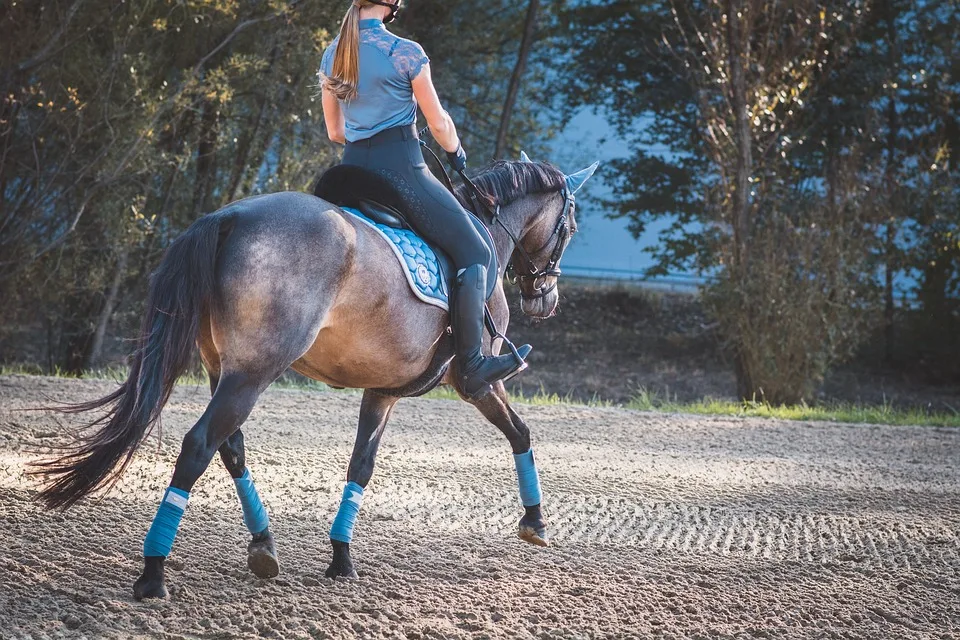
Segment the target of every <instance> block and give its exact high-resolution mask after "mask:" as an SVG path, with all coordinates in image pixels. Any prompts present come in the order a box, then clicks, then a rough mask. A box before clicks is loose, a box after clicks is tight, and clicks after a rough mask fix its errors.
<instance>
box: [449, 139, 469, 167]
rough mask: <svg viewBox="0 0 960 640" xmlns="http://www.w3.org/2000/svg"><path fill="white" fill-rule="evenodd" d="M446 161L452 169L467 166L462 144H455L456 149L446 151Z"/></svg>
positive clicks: (465, 153)
mask: <svg viewBox="0 0 960 640" xmlns="http://www.w3.org/2000/svg"><path fill="white" fill-rule="evenodd" d="M447 162H449V163H450V166H451V167H453V170H454V171H463V170H464V169H466V168H467V152H466V151H464V150H463V145H462V144H458V145H457V150H456V151H447Z"/></svg>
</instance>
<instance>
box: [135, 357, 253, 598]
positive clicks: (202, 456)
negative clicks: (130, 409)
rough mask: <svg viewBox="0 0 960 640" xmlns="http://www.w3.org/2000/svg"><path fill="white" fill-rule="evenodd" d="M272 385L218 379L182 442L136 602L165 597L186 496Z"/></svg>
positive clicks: (150, 537) (239, 377)
mask: <svg viewBox="0 0 960 640" xmlns="http://www.w3.org/2000/svg"><path fill="white" fill-rule="evenodd" d="M271 379H272V378H269V379H262V378H259V377H256V376H253V375H250V374H241V373H226V372H224V373H223V375H221V376H220V379H219V383H218V384H217V385H216V391H215V392H214V394H213V398H212V399H211V400H210V404H209V405H207V409H206V410H205V411H204V412H203V415H202V416H201V417H200V420H198V421H197V423H196V424H195V425H194V426H193V428H191V429H190V431H189V432H187V435H186V436H184V438H183V444H182V446H181V448H180V455H179V456H178V457H177V463H176V466H175V468H174V472H173V478H172V479H171V481H170V486H169V487H168V489H167V491H166V493H165V494H164V497H163V500H162V501H161V503H160V507H159V509H158V510H157V515H156V516H155V517H154V520H153V524H152V525H151V526H150V530H149V531H148V532H147V536H146V538H145V539H144V543H143V556H144V570H143V573H142V574H141V576H140V578H139V579H137V581H136V582H135V583H134V585H133V595H134V597H135V598H136V599H137V600H142V599H144V598H163V597H166V595H167V589H166V586H165V584H164V571H163V565H164V561H165V560H166V558H167V556H168V555H169V554H170V549H171V548H172V546H173V542H174V539H175V538H176V534H177V529H178V528H179V525H180V519H181V518H182V517H183V513H184V511H185V510H186V506H187V500H188V498H189V495H190V490H191V489H192V488H193V485H194V484H195V483H196V481H197V479H199V478H200V476H201V475H202V474H203V472H204V471H205V470H206V468H207V467H208V466H209V464H210V461H211V460H212V459H213V456H214V454H215V453H216V452H217V450H218V449H219V448H220V447H221V446H222V445H223V443H224V442H226V440H227V439H228V438H229V437H230V436H231V435H232V434H233V433H234V432H235V431H236V430H237V429H238V428H239V427H240V425H241V424H242V423H243V421H244V420H246V418H247V416H248V415H249V414H250V411H251V410H252V409H253V406H254V404H255V403H256V401H257V398H258V397H259V396H260V393H261V392H262V391H263V390H264V389H265V388H266V387H267V385H268V384H269V383H270V380H271Z"/></svg>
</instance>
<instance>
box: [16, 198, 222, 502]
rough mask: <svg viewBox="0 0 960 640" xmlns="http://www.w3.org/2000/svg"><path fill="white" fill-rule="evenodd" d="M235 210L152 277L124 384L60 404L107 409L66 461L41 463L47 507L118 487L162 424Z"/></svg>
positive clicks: (201, 223) (190, 236) (203, 226)
mask: <svg viewBox="0 0 960 640" xmlns="http://www.w3.org/2000/svg"><path fill="white" fill-rule="evenodd" d="M230 217H231V216H230V214H228V213H214V214H210V215H208V216H204V217H202V218H200V219H199V220H197V221H196V222H194V223H193V225H191V226H190V228H189V229H187V231H186V232H185V233H184V234H183V235H181V236H180V237H179V238H177V239H176V240H175V241H174V242H173V244H171V245H170V247H169V248H168V249H167V251H166V253H165V255H164V257H163V260H162V261H161V262H160V266H159V267H157V270H156V271H154V272H153V274H152V275H151V276H150V290H149V293H148V295H147V306H146V310H145V312H144V315H143V320H142V324H141V327H140V336H139V338H138V340H137V348H136V351H135V352H134V353H133V356H132V359H131V362H130V373H129V374H128V376H127V379H126V381H125V382H123V383H122V384H121V385H120V388H119V389H117V390H116V391H114V392H113V393H111V394H109V395H107V396H104V397H102V398H100V399H98V400H92V401H90V402H84V403H80V404H75V405H68V406H67V407H63V408H60V410H61V411H64V412H67V413H80V412H85V411H91V410H93V409H101V408H103V407H108V410H107V412H106V414H105V415H104V416H102V417H101V418H99V419H98V420H95V421H94V422H92V423H91V424H89V425H88V427H87V428H88V429H94V428H95V431H92V432H88V433H86V434H84V435H81V436H80V437H79V438H78V440H77V442H76V443H75V444H74V445H72V446H69V447H67V451H68V453H66V454H65V455H63V456H62V457H60V458H57V459H53V460H46V461H42V462H38V463H35V464H34V465H33V467H34V468H33V470H32V471H31V473H32V474H34V475H39V476H41V477H43V479H44V482H45V484H46V486H45V488H44V489H43V491H41V492H40V494H39V495H38V496H37V499H38V500H40V501H41V502H43V503H44V504H46V506H47V508H56V507H63V508H66V507H69V506H70V505H72V504H74V503H75V502H77V501H78V500H80V499H81V498H83V497H84V496H86V495H87V494H89V493H91V492H93V491H96V490H97V489H99V488H101V487H103V486H104V485H108V484H109V485H111V486H112V485H113V483H115V482H116V481H117V480H118V479H119V478H120V476H121V475H122V474H123V472H124V471H125V470H126V468H127V466H128V465H129V464H130V461H131V459H132V458H133V454H134V452H136V450H137V448H138V447H139V446H140V444H141V443H142V442H143V440H144V439H145V438H146V437H147V436H148V435H149V434H150V432H151V431H152V429H153V426H154V425H155V424H158V423H159V422H160V411H161V410H162V409H163V406H164V405H165V404H166V402H167V399H168V398H169V397H170V392H171V391H172V390H173V386H174V384H175V383H176V381H177V379H178V378H179V377H180V376H181V375H182V374H183V373H184V372H185V371H186V370H187V367H188V366H189V365H190V359H191V356H192V355H193V350H194V345H195V344H196V338H197V332H198V330H199V328H200V319H201V317H202V315H203V312H204V310H205V309H206V308H209V304H210V303H211V300H212V299H213V293H214V286H215V265H216V259H217V248H218V245H219V242H220V236H221V232H223V233H224V234H225V233H227V232H229V227H228V226H227V225H226V224H225V223H226V222H227V221H228V220H229V219H230Z"/></svg>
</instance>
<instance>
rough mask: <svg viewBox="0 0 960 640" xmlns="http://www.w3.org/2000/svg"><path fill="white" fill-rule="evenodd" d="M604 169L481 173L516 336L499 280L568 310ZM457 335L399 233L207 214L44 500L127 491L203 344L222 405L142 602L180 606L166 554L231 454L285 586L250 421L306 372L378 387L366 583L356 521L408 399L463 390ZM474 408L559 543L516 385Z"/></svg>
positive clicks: (283, 216)
mask: <svg viewBox="0 0 960 640" xmlns="http://www.w3.org/2000/svg"><path fill="white" fill-rule="evenodd" d="M524 160H528V159H527V158H526V157H525V156H524ZM595 167H596V165H594V166H593V167H591V168H589V169H586V170H583V171H581V172H578V173H577V174H574V175H572V176H566V175H564V174H563V173H562V172H560V171H559V170H557V169H556V168H554V167H552V166H550V165H548V164H545V163H534V162H529V161H524V162H499V163H496V164H495V165H493V166H492V167H491V168H489V169H488V170H486V171H484V172H482V173H481V174H480V175H478V176H477V177H476V178H475V182H476V185H477V186H478V187H479V190H480V191H481V192H483V193H484V194H486V195H488V196H489V200H488V201H489V203H490V204H491V205H492V206H493V207H494V208H493V209H491V211H493V210H495V211H498V212H499V216H498V220H497V224H492V221H489V220H488V221H486V222H488V223H491V224H490V225H489V229H490V234H491V237H492V239H493V242H494V244H495V248H496V254H497V257H498V263H499V264H500V265H501V267H500V273H499V274H498V275H499V276H500V277H499V278H498V279H497V280H498V284H497V285H496V289H495V291H494V293H493V295H492V297H491V298H490V301H489V307H490V311H491V315H492V318H493V321H494V324H495V325H496V326H497V327H498V328H499V329H500V331H501V332H504V331H505V330H506V327H507V323H508V321H509V311H508V308H507V301H506V297H505V295H504V291H503V283H502V281H503V275H504V269H505V268H506V265H508V264H509V263H510V262H511V260H513V261H514V262H516V263H517V264H515V265H514V268H515V270H516V272H517V274H518V276H519V277H518V280H519V285H520V296H521V306H522V309H523V312H524V313H525V314H526V315H529V316H533V317H536V318H547V317H549V316H550V315H552V314H553V312H554V310H555V308H556V305H557V300H558V293H557V288H556V284H557V282H556V281H557V278H558V276H559V269H558V268H556V267H557V265H556V262H558V261H559V258H560V256H561V255H562V252H563V250H564V249H565V248H566V246H567V244H568V242H569V239H570V237H571V236H572V235H573V233H574V232H575V231H576V221H575V219H574V210H573V209H574V207H573V193H574V192H575V191H576V190H577V189H579V188H580V186H581V185H582V184H583V182H585V181H586V179H587V178H589V176H590V175H591V174H592V173H593V169H595ZM457 197H458V198H459V199H460V200H461V202H463V203H464V205H465V206H468V208H469V207H470V205H469V204H468V203H469V202H470V201H471V197H470V196H469V193H468V192H467V191H466V187H459V188H458V190H457ZM472 200H473V202H474V203H475V204H474V208H478V207H477V205H476V202H477V200H476V198H472ZM481 208H482V207H481ZM477 213H481V212H477ZM514 239H516V241H517V242H516V244H515V242H514ZM518 256H523V257H524V263H523V264H521V263H520V262H519V260H518ZM548 261H551V262H553V263H554V264H553V268H552V269H550V270H549V273H548V272H546V271H543V270H542V266H543V264H544V263H547V262H548ZM538 263H539V264H540V265H541V267H540V270H539V271H538V267H537V264H538ZM448 326H449V319H448V314H447V312H446V311H444V310H443V309H441V308H438V307H436V306H431V305H428V304H424V303H423V302H421V301H420V300H418V298H417V297H415V296H414V295H413V293H412V292H411V290H410V288H409V287H408V284H407V281H406V279H405V275H404V273H403V272H402V270H401V267H400V264H399V262H398V261H397V260H396V259H395V258H394V257H393V256H392V252H391V249H390V247H389V246H388V245H387V244H386V242H385V241H384V238H383V237H382V236H380V235H379V234H378V232H377V231H375V230H374V229H373V228H372V227H371V226H370V225H368V224H365V223H363V222H361V221H360V220H359V219H358V218H356V217H355V216H353V215H350V214H348V213H344V212H343V211H342V210H341V209H340V208H339V207H337V206H335V205H333V204H330V203H329V202H326V201H324V200H322V199H320V198H318V197H315V196H312V195H308V194H304V193H294V192H284V193H275V194H269V195H262V196H256V197H251V198H247V199H244V200H241V201H239V202H235V203H232V204H230V205H228V206H226V207H224V208H223V209H221V210H219V211H217V212H215V213H212V214H210V215H207V216H205V217H203V218H200V219H199V220H197V221H196V222H195V223H194V224H193V225H192V226H191V227H190V228H189V229H188V230H187V231H186V232H185V233H184V234H183V235H182V236H180V237H179V238H178V239H177V240H176V241H175V242H174V243H173V244H172V245H171V246H170V248H169V249H168V250H167V252H166V255H165V256H164V258H163V261H162V262H161V264H160V266H159V267H158V268H157V270H156V271H155V272H154V273H153V275H152V276H151V280H150V290H149V297H148V300H147V304H146V310H145V315H144V318H143V323H142V327H141V333H140V337H139V342H138V348H137V350H136V352H135V353H134V354H133V356H132V358H131V366H130V373H129V376H128V378H127V379H126V381H125V382H124V383H123V384H122V385H121V386H120V388H118V389H117V390H116V391H115V392H113V393H111V394H110V395H108V396H106V397H104V398H101V399H99V400H95V401H92V402H89V403H85V404H82V405H76V406H73V407H70V408H69V409H68V410H69V411H88V410H92V409H101V408H106V409H107V413H106V414H105V415H104V416H103V417H101V418H100V419H99V420H97V421H95V422H94V423H93V424H92V425H91V426H92V427H93V426H95V427H97V429H95V430H94V431H93V432H91V433H89V434H88V435H86V436H85V437H84V438H82V439H81V440H80V441H79V442H78V444H77V445H76V446H75V447H74V448H73V449H72V450H70V451H69V452H68V453H67V454H65V455H63V456H62V457H60V458H58V459H55V460H49V461H45V462H41V463H38V465H37V468H36V469H35V471H34V473H37V474H40V475H41V476H43V477H44V478H45V480H46V482H47V485H46V487H45V489H44V490H43V491H42V492H41V493H40V495H39V499H40V500H42V501H43V502H44V503H45V504H46V505H47V506H48V507H51V508H52V507H67V506H69V505H71V504H73V503H75V502H76V501H78V500H80V499H81V498H82V497H83V496H85V495H87V494H89V493H90V492H92V491H95V490H96V489H98V488H101V487H103V486H105V485H110V484H111V483H112V482H115V481H116V480H117V479H118V478H119V476H120V475H121V474H122V473H123V471H124V469H125V468H126V467H127V465H128V464H129V463H130V460H131V458H132V456H133V455H134V452H135V451H136V449H137V448H138V446H139V445H140V444H141V443H142V442H143V440H144V439H145V438H146V436H147V435H148V434H149V432H150V431H151V429H152V427H153V425H154V424H155V423H156V422H157V420H158V419H159V417H160V412H161V409H162V408H163V406H164V404H165V403H166V401H167V399H168V398H169V395H170V392H171V390H172V388H173V386H174V384H175V382H176V380H177V378H179V377H180V376H181V375H182V374H183V373H184V371H185V370H186V369H187V368H188V366H189V363H190V359H191V357H192V354H193V349H194V345H197V346H199V349H200V356H201V359H202V361H203V364H204V366H205V368H206V370H207V372H208V373H209V377H210V388H211V391H212V394H213V397H212V399H211V400H210V403H209V404H208V405H207V408H206V410H205V411H204V413H203V415H202V416H201V417H200V419H199V420H198V421H197V423H196V424H195V425H194V426H193V428H191V429H190V431H189V432H188V433H187V434H186V436H185V437H184V439H183V445H182V448H181V450H180V455H179V457H178V458H177V462H176V467H175V469H174V472H173V478H172V480H171V482H170V487H169V488H168V490H167V492H166V493H165V494H164V498H163V500H162V501H161V505H160V508H159V509H158V511H157V516H156V518H155V519H154V521H153V524H152V525H151V527H150V530H149V532H148V534H147V537H146V540H145V542H144V571H143V574H142V575H141V577H140V578H139V579H138V580H137V581H136V583H135V585H134V595H135V597H136V598H137V599H141V598H149V597H164V596H166V594H167V591H166V588H165V586H164V575H163V573H164V572H163V565H164V561H165V559H166V556H167V555H168V554H169V552H170V548H171V547H172V544H173V540H174V537H175V536H176V533H177V528H178V526H179V523H180V518H181V517H182V515H183V512H184V510H185V508H186V504H187V498H188V496H189V492H190V490H191V488H192V487H193V485H194V483H195V482H196V481H197V479H198V478H199V477H200V475H201V474H202V473H203V472H204V471H205V470H206V468H207V466H208V465H209V464H210V462H211V460H212V459H213V456H214V454H215V453H216V452H217V451H219V453H220V456H221V459H222V460H223V463H224V465H225V466H226V468H227V470H228V471H229V473H230V474H231V476H232V477H233V478H234V480H235V482H236V485H237V492H238V495H239V497H240V503H241V506H242V509H243V514H244V521H245V523H246V524H247V527H248V529H249V530H250V532H251V534H252V540H251V542H250V545H249V548H248V564H249V566H250V569H251V570H252V571H253V572H254V573H255V574H256V575H258V576H260V577H272V576H275V575H277V573H278V572H279V564H278V562H277V554H276V550H275V546H274V540H273V537H272V535H271V533H270V530H269V518H268V517H267V513H266V510H265V509H264V507H263V505H262V503H261V502H260V499H259V497H258V495H257V492H256V489H255V488H254V486H253V481H252V479H251V477H250V472H249V471H248V470H247V468H246V463H245V459H244V448H243V434H242V433H241V431H240V426H241V424H242V423H243V421H244V420H245V419H246V417H247V416H248V415H249V413H250V411H251V410H252V409H253V406H254V404H255V403H256V401H257V398H258V397H259V396H260V394H261V393H262V392H263V391H264V389H266V388H267V387H268V386H269V385H270V383H271V382H273V381H274V380H275V379H276V378H277V377H278V376H279V375H280V374H281V373H283V372H284V371H285V370H286V369H288V368H293V369H294V370H296V371H298V372H300V373H302V374H303V375H306V376H309V377H310V378H313V379H315V380H320V381H322V382H325V383H326V384H329V385H331V386H335V387H351V388H361V389H365V392H364V394H363V399H362V401H361V406H360V422H359V427H358V429H357V437H356V444H355V445H354V449H353V455H352V456H351V458H350V465H349V469H348V470H347V480H348V482H347V486H346V488H345V490H344V498H343V500H342V501H341V505H340V511H339V512H338V514H337V518H336V520H335V521H334V526H333V528H332V529H331V535H330V538H331V542H332V545H333V560H332V562H331V564H330V567H329V569H328V570H327V572H326V575H327V576H328V577H338V576H342V577H355V576H356V575H357V574H356V572H355V570H354V567H353V562H352V560H351V557H350V540H351V537H352V530H353V523H354V521H355V519H356V517H357V512H358V511H359V504H360V498H361V496H362V493H363V488H364V487H366V485H367V483H368V482H369V481H370V478H371V475H372V474H373V466H374V461H375V459H376V455H377V448H378V446H379V444H380V438H381V437H382V436H383V431H384V428H385V427H386V424H387V420H388V419H389V417H390V412H391V410H392V409H393V406H394V405H395V404H396V402H397V400H399V399H400V398H401V397H408V396H414V395H420V394H422V393H424V392H426V391H427V390H429V389H430V388H432V387H433V386H435V385H436V384H438V383H447V384H455V381H456V380H457V376H456V375H454V374H455V371H454V370H455V368H456V366H457V363H456V361H455V360H454V357H453V346H452V339H451V336H450V333H449V331H448ZM500 343H501V340H499V339H495V340H491V341H488V344H486V345H485V349H491V350H492V352H494V353H497V352H499V349H500V346H501V344H500ZM461 395H462V394H461ZM470 402H471V403H472V404H474V405H475V406H476V407H477V408H478V409H479V410H480V412H481V413H482V414H483V415H484V416H485V417H486V418H487V419H488V420H489V421H490V422H492V423H493V424H494V425H495V426H496V427H497V428H498V429H500V430H501V431H502V432H503V434H504V435H505V436H506V437H507V440H508V441H509V442H510V446H511V447H512V449H513V453H514V456H515V459H516V464H517V473H518V481H519V484H520V494H521V502H522V504H523V505H524V507H525V513H524V515H523V517H522V518H521V520H520V532H519V535H520V537H521V538H522V539H523V540H525V541H527V542H530V543H533V544H536V545H542V546H546V545H547V535H546V523H545V520H544V518H543V514H542V512H541V505H540V487H539V479H538V476H537V471H536V467H535V464H534V462H533V458H532V455H533V453H532V449H531V447H530V431H529V429H528V428H527V425H526V424H524V422H523V420H522V419H521V418H520V417H519V416H518V415H517V414H516V412H514V410H513V409H512V408H511V407H510V403H509V401H508V397H507V393H506V391H505V390H504V387H503V384H502V383H497V384H495V385H493V387H492V388H491V390H490V392H489V393H486V394H484V395H482V396H480V397H478V398H477V399H475V400H471V401H470Z"/></svg>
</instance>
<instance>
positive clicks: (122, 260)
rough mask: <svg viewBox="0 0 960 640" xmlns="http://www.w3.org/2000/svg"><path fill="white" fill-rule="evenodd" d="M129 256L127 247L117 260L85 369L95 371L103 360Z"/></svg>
mask: <svg viewBox="0 0 960 640" xmlns="http://www.w3.org/2000/svg"><path fill="white" fill-rule="evenodd" d="M127 254H128V250H127V247H126V246H124V247H122V248H121V250H120V256H119V257H118V258H117V268H116V271H114V273H113V280H112V281H111V282H110V288H109V289H108V290H107V297H106V299H105V300H104V301H103V309H101V310H100V316H99V317H98V318H97V325H96V328H95V329H94V330H93V343H92V344H91V345H90V353H88V354H87V361H86V362H85V363H84V369H87V370H90V369H93V368H94V367H96V366H97V365H99V364H100V362H101V360H102V359H103V341H104V338H105V337H106V335H107V325H108V324H109V323H110V318H112V317H113V312H114V311H116V310H117V303H118V302H119V298H120V295H119V294H120V283H122V282H123V278H124V276H125V275H126V273H127Z"/></svg>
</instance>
